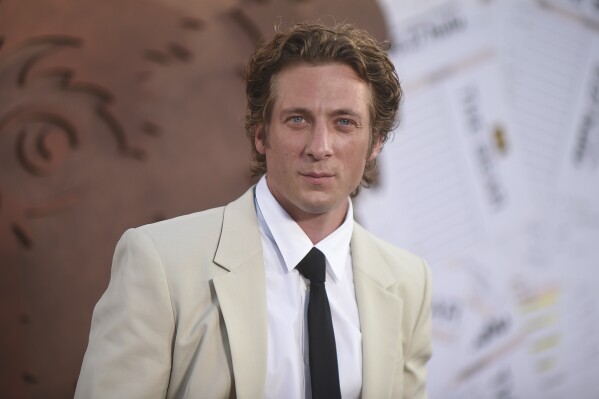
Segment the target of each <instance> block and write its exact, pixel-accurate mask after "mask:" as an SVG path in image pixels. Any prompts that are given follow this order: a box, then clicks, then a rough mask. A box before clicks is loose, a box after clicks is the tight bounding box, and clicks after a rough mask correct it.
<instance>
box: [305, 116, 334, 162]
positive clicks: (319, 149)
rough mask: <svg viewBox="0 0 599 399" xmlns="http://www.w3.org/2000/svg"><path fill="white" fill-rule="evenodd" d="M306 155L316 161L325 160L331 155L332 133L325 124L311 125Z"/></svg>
mask: <svg viewBox="0 0 599 399" xmlns="http://www.w3.org/2000/svg"><path fill="white" fill-rule="evenodd" d="M306 154H307V155H309V156H311V157H313V158H314V159H316V160H322V159H326V158H329V157H330V156H331V155H333V132H332V131H331V129H329V127H328V126H327V124H326V123H324V122H319V123H315V124H314V125H312V129H311V132H310V135H309V136H308V143H307V146H306Z"/></svg>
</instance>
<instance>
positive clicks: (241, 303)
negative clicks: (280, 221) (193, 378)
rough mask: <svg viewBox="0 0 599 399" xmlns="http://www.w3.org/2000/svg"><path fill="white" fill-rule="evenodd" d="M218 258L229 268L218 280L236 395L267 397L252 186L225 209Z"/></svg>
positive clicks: (263, 289)
mask: <svg viewBox="0 0 599 399" xmlns="http://www.w3.org/2000/svg"><path fill="white" fill-rule="evenodd" d="M214 262H215V263H217V264H218V265H220V266H221V267H223V268H224V269H226V270H228V271H229V273H226V274H223V275H222V276H219V277H216V278H214V280H213V282H214V287H215V290H216V295H217V297H218V302H219V305H220V307H221V311H222V314H223V319H224V321H225V325H226V327H227V335H228V338H229V346H230V348H231V360H232V364H233V374H234V376H235V391H236V394H237V398H240V399H243V398H258V397H263V396H264V382H265V380H266V360H267V351H268V337H267V334H268V330H267V314H266V281H265V275H264V261H263V256H262V242H261V239H260V232H259V229H258V221H257V218H256V211H255V206H254V190H253V188H252V189H250V190H249V191H248V192H246V193H245V194H244V195H243V196H242V197H241V198H239V199H238V200H236V201H234V202H232V203H231V204H229V205H227V207H226V208H225V211H224V218H223V227H222V233H221V238H220V241H219V245H218V248H217V251H216V255H215V257H214Z"/></svg>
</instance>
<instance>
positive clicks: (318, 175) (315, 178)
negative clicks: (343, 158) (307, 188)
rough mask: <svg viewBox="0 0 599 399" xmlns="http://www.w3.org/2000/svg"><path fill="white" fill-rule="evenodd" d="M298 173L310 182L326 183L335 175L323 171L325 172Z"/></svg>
mask: <svg viewBox="0 0 599 399" xmlns="http://www.w3.org/2000/svg"><path fill="white" fill-rule="evenodd" d="M300 175H301V176H302V177H303V178H304V179H306V180H307V181H308V182H310V183H312V184H324V183H327V182H329V181H331V180H332V179H333V177H334V176H335V175H334V174H332V173H325V172H307V173H300Z"/></svg>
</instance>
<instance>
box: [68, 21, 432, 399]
mask: <svg viewBox="0 0 599 399" xmlns="http://www.w3.org/2000/svg"><path fill="white" fill-rule="evenodd" d="M246 91H247V97H248V109H247V115H246V130H247V132H248V136H249V137H250V140H251V142H252V144H253V153H254V159H255V161H256V163H255V165H254V169H253V171H254V173H255V174H259V175H260V174H262V175H263V176H262V178H261V179H260V181H259V182H258V184H257V185H256V186H255V187H252V188H251V189H250V190H249V191H248V192H247V193H246V194H244V195H243V196H242V197H241V198H239V199H237V200H236V201H234V202H232V203H230V204H229V205H227V206H225V207H222V208H218V209H211V210H208V211H205V212H200V213H196V214H192V215H187V216H183V217H179V218H175V219H172V220H168V221H164V222H160V223H156V224H153V225H148V226H143V227H140V228H137V229H131V230H129V231H127V232H126V233H125V234H124V236H123V237H122V239H121V240H120V242H119V244H118V245H117V248H116V252H115V257H114V263H113V268H112V277H111V281H110V284H109V286H108V289H107V291H106V293H105V294H104V295H103V297H102V298H101V299H100V301H99V302H98V305H97V306H96V309H95V310H94V316H93V321H92V329H91V333H90V342H89V347H88V350H87V352H86V355H85V359H84V361H83V366H82V369H81V374H80V377H79V382H78V386H77V392H76V397H79V398H95V397H103V398H164V397H167V398H230V397H238V398H263V397H269V398H306V397H308V398H309V397H315V398H316V397H344V398H358V397H362V398H376V399H379V398H391V397H393V398H424V397H426V391H425V377H426V369H425V366H426V362H427V360H428V359H429V357H430V353H431V343H430V295H431V292H430V290H431V288H430V287H431V281H430V272H429V269H428V267H427V266H426V264H425V263H424V262H423V261H422V260H421V259H419V258H417V257H415V256H413V255H411V254H408V253H406V252H404V251H402V250H400V249H397V248H395V247H393V246H391V245H390V244H387V243H385V242H383V241H381V240H379V239H377V238H375V237H374V236H372V235H370V234H369V233H368V232H366V231H365V230H364V229H363V228H362V227H360V226H359V225H358V224H357V223H355V222H354V221H353V210H352V204H351V201H350V195H352V194H357V191H358V188H359V186H360V184H361V183H362V185H367V184H368V183H370V182H371V181H372V176H371V174H372V172H373V168H374V162H375V159H376V156H377V155H378V153H379V152H380V150H381V147H382V145H383V143H384V142H385V140H386V139H387V137H388V134H389V132H390V130H391V129H392V128H393V125H394V121H395V116H396V112H397V108H398V105H399V101H400V99H401V89H400V86H399V82H398V79H397V76H396V73H395V70H394V68H393V65H392V64H391V62H390V61H389V59H388V57H387V55H386V53H385V51H384V50H383V49H382V48H381V47H380V45H379V43H377V42H376V41H375V40H373V39H372V38H371V37H370V36H368V35H367V34H366V33H365V32H363V31H360V30H358V29H355V28H353V27H351V26H348V25H339V26H335V27H332V28H327V27H324V26H321V25H312V24H300V25H296V26H294V27H292V28H291V29H289V30H287V31H286V32H283V33H278V34H277V35H276V36H275V37H274V39H273V40H272V41H270V42H268V43H265V44H262V45H260V46H259V47H258V49H257V50H256V52H255V53H254V55H253V56H252V58H251V59H250V61H249V64H248V68H247V90H246ZM313 248H317V249H318V251H316V250H315V249H313ZM314 254H316V255H314ZM322 254H324V255H322ZM314 256H315V257H314ZM307 259H308V260H307ZM313 259H319V260H318V261H316V260H314V261H313ZM325 259H326V266H325ZM319 262H320V266H318V267H316V266H314V268H315V269H314V270H317V269H318V268H320V270H321V272H322V275H323V276H324V275H325V274H326V279H324V278H321V280H318V278H316V277H309V273H308V269H309V268H311V267H313V266H306V265H308V264H310V265H312V264H317V263H319ZM325 271H326V273H325ZM306 276H308V277H306ZM319 278H320V277H319ZM323 281H326V283H323ZM323 294H324V295H323ZM321 305H322V306H321ZM321 316H322V317H323V318H321V319H319V318H318V317H321ZM329 327H330V328H329ZM315 348H316V349H315ZM310 349H312V350H310ZM323 359H324V360H323ZM325 377H326V378H325Z"/></svg>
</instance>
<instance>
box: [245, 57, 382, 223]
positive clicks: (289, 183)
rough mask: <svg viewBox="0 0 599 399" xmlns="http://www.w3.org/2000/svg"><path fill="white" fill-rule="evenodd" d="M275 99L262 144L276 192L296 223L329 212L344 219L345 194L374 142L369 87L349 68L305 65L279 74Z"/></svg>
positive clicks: (356, 180)
mask: <svg viewBox="0 0 599 399" xmlns="http://www.w3.org/2000/svg"><path fill="white" fill-rule="evenodd" d="M273 94H274V96H275V103H274V106H273V112H272V116H271V121H270V126H269V128H268V129H269V130H268V145H266V144H265V143H264V127H259V128H258V130H257V134H256V148H257V149H258V151H259V152H260V153H262V154H265V156H266V165H267V169H268V173H267V182H268V187H269V188H270V191H271V192H272V193H273V195H274V197H275V198H276V199H277V200H278V201H279V203H280V204H281V205H282V206H283V208H285V210H286V211H287V212H288V213H289V214H290V215H291V217H293V218H294V219H295V220H296V221H299V220H302V219H306V218H310V217H311V216H313V215H317V214H325V213H328V214H330V215H331V216H333V217H338V218H339V220H342V218H343V217H344V216H345V213H346V211H347V197H348V196H349V195H350V194H351V193H352V192H353V191H354V190H355V189H356V187H357V186H358V185H359V184H360V180H361V178H362V174H363V172H364V167H365V165H366V161H367V160H368V159H374V158H375V157H376V156H377V155H378V153H379V151H380V143H376V145H375V146H374V148H373V151H372V153H369V144H370V136H371V131H370V114H369V101H370V92H369V88H368V86H367V84H366V83H365V82H364V81H362V80H361V79H360V78H359V77H358V75H357V74H356V73H355V72H354V71H353V69H351V67H349V66H347V65H343V64H337V63H334V64H324V65H318V66H313V65H308V64H300V65H297V66H292V67H288V68H286V69H284V70H283V71H281V72H279V73H278V74H277V76H276V83H275V85H274V87H273Z"/></svg>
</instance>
